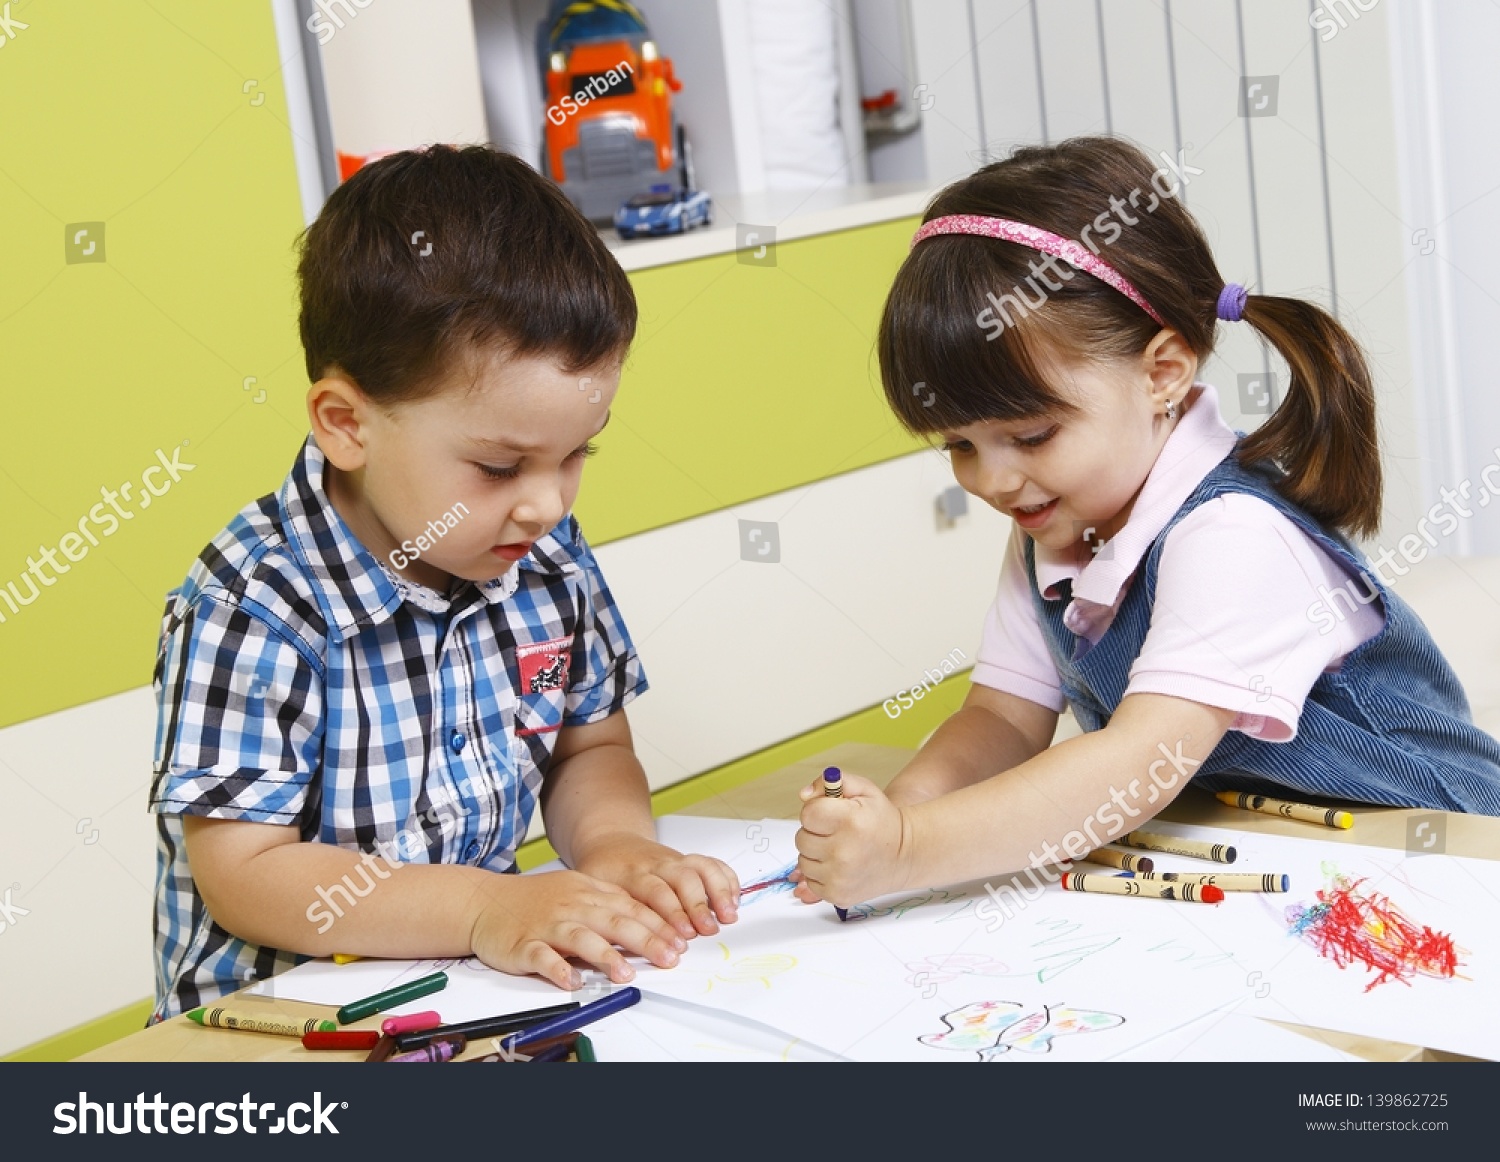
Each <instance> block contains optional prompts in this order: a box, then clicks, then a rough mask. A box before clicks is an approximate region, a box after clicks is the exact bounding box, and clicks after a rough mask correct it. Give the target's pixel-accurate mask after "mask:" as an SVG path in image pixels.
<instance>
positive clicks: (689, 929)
mask: <svg viewBox="0 0 1500 1162" xmlns="http://www.w3.org/2000/svg"><path fill="white" fill-rule="evenodd" d="M578 870H579V871H582V872H587V873H588V874H589V875H591V876H595V877H597V878H598V879H601V880H605V881H606V882H608V883H611V884H618V885H619V886H620V887H621V888H623V889H625V891H627V892H629V893H630V894H631V895H632V896H634V897H635V898H636V899H637V900H640V901H641V902H642V903H643V904H646V905H649V906H650V907H651V908H652V909H654V910H655V912H656V914H657V915H658V916H660V917H661V918H662V919H664V920H666V921H667V922H668V923H669V924H671V925H672V927H674V928H675V929H676V930H677V931H678V932H679V933H680V934H681V935H682V936H684V937H686V938H687V939H689V940H691V939H692V938H693V937H694V936H698V935H703V936H712V935H713V934H714V933H716V932H717V931H718V930H719V924H720V923H724V924H733V923H734V921H735V919H736V918H737V917H738V914H739V907H740V880H739V877H738V876H737V875H735V874H734V869H733V868H731V867H730V866H729V865H728V864H727V863H724V862H723V861H722V860H717V859H712V858H710V857H709V856H706V855H683V854H682V853H681V852H677V851H673V850H672V849H671V848H670V847H664V846H662V845H661V844H660V843H656V842H655V841H653V840H650V839H643V838H641V837H640V836H638V835H621V836H618V837H614V838H610V839H608V840H605V841H603V842H601V843H599V844H596V845H595V846H593V847H592V848H591V849H590V850H589V853H588V856H587V857H586V858H584V859H583V860H581V861H580V862H579V864H578ZM715 917H717V920H716V919H715Z"/></svg>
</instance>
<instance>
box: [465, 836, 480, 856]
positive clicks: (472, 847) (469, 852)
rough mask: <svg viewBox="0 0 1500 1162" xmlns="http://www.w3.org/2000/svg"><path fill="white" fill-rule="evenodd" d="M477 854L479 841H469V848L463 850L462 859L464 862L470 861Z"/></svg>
mask: <svg viewBox="0 0 1500 1162" xmlns="http://www.w3.org/2000/svg"><path fill="white" fill-rule="evenodd" d="M478 854H479V841H478V840H474V841H471V842H470V844H469V846H468V847H466V848H464V859H465V860H466V861H472V860H473V859H474V857H475V856H476V855H478Z"/></svg>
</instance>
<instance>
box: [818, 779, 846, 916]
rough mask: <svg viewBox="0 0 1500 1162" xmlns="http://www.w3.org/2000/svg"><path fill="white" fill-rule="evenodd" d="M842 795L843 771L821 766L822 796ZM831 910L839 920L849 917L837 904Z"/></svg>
mask: <svg viewBox="0 0 1500 1162" xmlns="http://www.w3.org/2000/svg"><path fill="white" fill-rule="evenodd" d="M843 797H844V772H843V771H841V770H839V769H838V767H824V768H823V798H825V799H842V798H843ZM833 910H834V911H835V912H837V913H838V916H839V919H840V920H847V919H849V913H848V912H847V911H846V910H845V909H843V908H840V907H839V906H838V905H837V904H835V905H834V906H833Z"/></svg>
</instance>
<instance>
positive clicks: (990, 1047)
mask: <svg viewBox="0 0 1500 1162" xmlns="http://www.w3.org/2000/svg"><path fill="white" fill-rule="evenodd" d="M1025 1010H1026V1006H1025V1005H1023V1004H1018V1003H1017V1002H1015V1001H976V1002H975V1003H974V1004H972V1005H965V1006H964V1007H963V1008H961V1009H954V1010H953V1011H952V1012H949V1013H944V1014H943V1016H942V1022H943V1024H944V1025H946V1026H948V1028H947V1029H946V1030H945V1031H944V1032H941V1033H928V1034H925V1035H924V1036H921V1037H918V1038H917V1040H918V1041H920V1042H921V1043H922V1044H923V1045H931V1046H932V1047H933V1048H935V1049H954V1050H959V1051H968V1052H975V1053H978V1054H979V1060H980V1061H995V1060H998V1059H999V1058H1001V1057H1003V1056H1005V1054H1007V1053H1009V1052H1011V1051H1012V1050H1016V1051H1018V1052H1021V1053H1050V1052H1051V1051H1052V1042H1053V1040H1054V1039H1056V1038H1058V1037H1066V1036H1068V1035H1070V1034H1073V1033H1098V1032H1101V1031H1103V1030H1105V1029H1113V1028H1115V1027H1116V1026H1117V1025H1123V1024H1124V1023H1125V1018H1124V1017H1121V1016H1117V1015H1116V1014H1114V1013H1100V1012H1095V1011H1093V1010H1090V1009H1070V1008H1068V1007H1067V1006H1065V1005H1043V1006H1042V1007H1041V1008H1040V1009H1037V1010H1035V1011H1033V1012H1030V1013H1027V1012H1026V1011H1025ZM1023 1014H1024V1015H1023Z"/></svg>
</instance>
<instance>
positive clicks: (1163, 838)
mask: <svg viewBox="0 0 1500 1162" xmlns="http://www.w3.org/2000/svg"><path fill="white" fill-rule="evenodd" d="M1115 842H1116V843H1123V844H1124V845H1125V846H1126V847H1139V848H1144V849H1145V850H1146V851H1160V852H1163V853H1165V854H1167V855H1185V856H1187V857H1189V858H1190V859H1207V860H1212V861H1213V862H1214V863H1233V862H1234V861H1235V857H1236V854H1237V853H1236V852H1235V850H1234V848H1233V847H1231V846H1230V845H1229V844H1227V843H1204V842H1203V840H1201V839H1184V838H1182V836H1180V835H1160V834H1158V833H1156V832H1153V831H1132V832H1131V833H1130V834H1129V835H1127V836H1125V838H1123V839H1117V840H1115Z"/></svg>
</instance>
